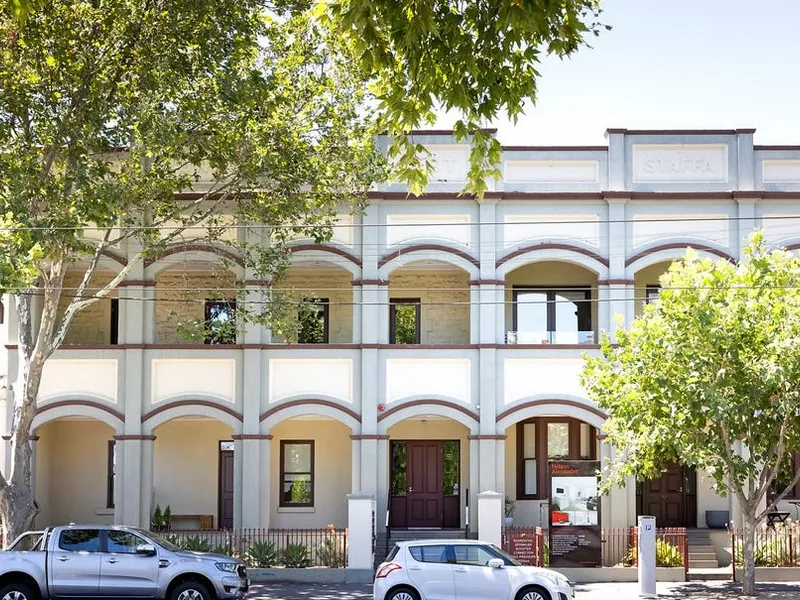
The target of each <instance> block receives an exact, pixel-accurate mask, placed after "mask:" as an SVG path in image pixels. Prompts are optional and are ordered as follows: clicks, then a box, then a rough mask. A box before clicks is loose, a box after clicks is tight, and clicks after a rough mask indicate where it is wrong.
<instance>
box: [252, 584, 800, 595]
mask: <svg viewBox="0 0 800 600" xmlns="http://www.w3.org/2000/svg"><path fill="white" fill-rule="evenodd" d="M575 589H576V592H577V593H576V600H639V586H638V584H636V583H594V584H578V585H576V587H575ZM758 589H759V596H758V598H759V600H798V599H800V582H798V583H762V584H759V588H758ZM656 590H657V591H658V594H659V598H667V599H676V598H691V599H692V600H734V599H737V600H738V599H739V598H742V597H743V596H741V585H740V584H734V583H730V582H724V581H722V582H720V581H709V582H687V583H659V584H658V586H657V588H656ZM247 598H248V600H371V599H372V586H371V585H364V584H341V585H332V584H325V585H323V584H320V585H308V584H278V583H273V584H264V585H258V584H257V585H253V587H252V588H251V591H250V593H249V594H248V596H247ZM487 600H491V599H490V598H487Z"/></svg>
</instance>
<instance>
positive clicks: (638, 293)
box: [633, 260, 672, 317]
mask: <svg viewBox="0 0 800 600" xmlns="http://www.w3.org/2000/svg"><path fill="white" fill-rule="evenodd" d="M671 264H672V261H671V260H668V261H663V262H658V263H655V264H652V265H649V266H647V267H644V268H643V269H640V270H638V271H636V274H635V275H634V278H633V281H634V284H633V287H634V297H635V300H634V315H635V316H636V317H640V316H641V315H642V313H643V312H644V307H645V306H646V305H647V304H651V303H652V302H655V301H656V300H658V296H659V294H660V293H661V283H660V282H659V280H660V278H661V276H662V275H663V274H664V273H666V272H667V270H668V269H669V267H670V265H671Z"/></svg>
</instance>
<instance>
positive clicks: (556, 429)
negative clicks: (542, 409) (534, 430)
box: [547, 423, 569, 458]
mask: <svg viewBox="0 0 800 600" xmlns="http://www.w3.org/2000/svg"><path fill="white" fill-rule="evenodd" d="M568 457H569V423H548V424H547V458H568Z"/></svg>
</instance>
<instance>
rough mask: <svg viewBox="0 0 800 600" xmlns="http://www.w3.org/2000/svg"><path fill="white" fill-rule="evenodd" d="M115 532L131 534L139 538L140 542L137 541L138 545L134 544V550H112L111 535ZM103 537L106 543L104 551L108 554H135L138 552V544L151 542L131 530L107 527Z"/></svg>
mask: <svg viewBox="0 0 800 600" xmlns="http://www.w3.org/2000/svg"><path fill="white" fill-rule="evenodd" d="M114 533H120V534H123V535H130V536H132V537H134V538H136V539H138V540H139V543H137V544H136V546H133V549H134V551H133V552H120V551H119V550H112V549H111V535H112V534H114ZM103 537H104V541H105V543H104V545H103V550H102V552H105V553H106V554H121V555H124V556H129V555H134V554H136V547H137V546H140V545H141V544H149V543H150V542H148V541H147V540H145V539H144V538H143V537H142V536H140V535H138V534H136V533H133V532H130V531H124V530H121V529H107V530H106V531H105V534H104V536H103Z"/></svg>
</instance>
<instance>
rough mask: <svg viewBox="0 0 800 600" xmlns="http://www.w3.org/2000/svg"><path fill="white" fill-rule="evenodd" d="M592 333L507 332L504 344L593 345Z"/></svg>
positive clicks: (593, 337)
mask: <svg viewBox="0 0 800 600" xmlns="http://www.w3.org/2000/svg"><path fill="white" fill-rule="evenodd" d="M594 343H595V335H594V331H508V332H506V344H594Z"/></svg>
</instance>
